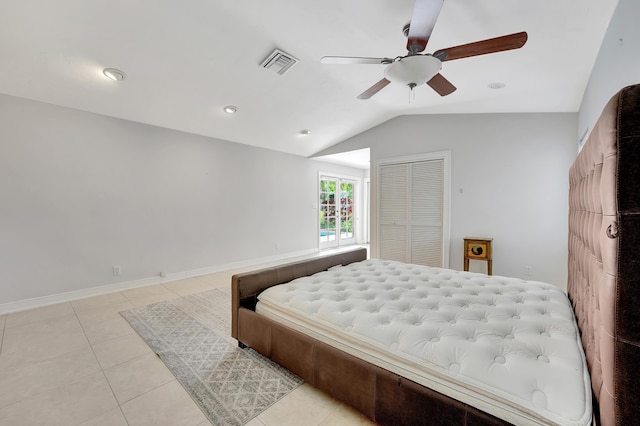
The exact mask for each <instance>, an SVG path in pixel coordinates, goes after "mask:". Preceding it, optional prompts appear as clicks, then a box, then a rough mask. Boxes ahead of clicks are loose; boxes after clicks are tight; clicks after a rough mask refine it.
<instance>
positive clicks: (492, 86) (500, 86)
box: [487, 83, 507, 90]
mask: <svg viewBox="0 0 640 426" xmlns="http://www.w3.org/2000/svg"><path fill="white" fill-rule="evenodd" d="M487 87H488V88H489V89H495V90H498V89H504V88H505V87H507V85H506V84H504V83H491V84H489V85H488V86H487Z"/></svg>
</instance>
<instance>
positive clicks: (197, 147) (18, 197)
mask: <svg viewBox="0 0 640 426" xmlns="http://www.w3.org/2000/svg"><path fill="white" fill-rule="evenodd" d="M320 170H322V171H335V172H336V173H342V174H347V175H350V176H363V174H364V172H363V171H362V170H358V169H352V168H348V167H342V166H337V165H333V164H329V163H324V162H319V161H315V160H309V159H306V158H302V157H298V156H294V155H288V154H283V153H279V152H275V151H269V150H264V149H258V148H255V147H249V146H245V145H240V144H235V143H230V142H225V141H221V140H215V139H211V138H206V137H202V136H196V135H192V134H187V133H181V132H177V131H171V130H167V129H162V128H158V127H154V126H148V125H142V124H138V123H133V122H129V121H124V120H119V119H114V118H109V117H105V116H100V115H96V114H91V113H86V112H81V111H76V110H71V109H68V108H62V107H57V106H53V105H48V104H43V103H39V102H32V101H27V100H23V99H18V98H14V97H9V96H4V95H0V305H2V304H7V303H9V302H15V301H23V300H25V299H31V298H39V297H43V296H49V295H54V294H60V293H66V292H74V291H79V290H82V289H87V288H92V287H95V286H104V285H109V284H114V283H117V282H128V281H132V280H139V279H143V278H147V277H154V276H155V277H157V276H158V274H159V273H160V272H161V271H164V272H166V273H168V274H172V273H176V272H182V271H191V270H195V269H201V268H207V267H212V266H215V265H225V264H230V263H234V262H239V261H245V260H250V259H264V258H270V257H277V256H284V255H285V254H287V253H294V254H295V253H300V252H304V251H313V250H314V249H317V247H318V241H317V227H318V225H317V220H318V211H317V204H318V201H317V188H318V173H319V171H320ZM314 205H315V206H316V209H314V208H313V207H314ZM276 244H277V245H278V248H277V249H276ZM114 265H119V266H121V267H122V275H121V276H120V277H113V276H112V266H114Z"/></svg>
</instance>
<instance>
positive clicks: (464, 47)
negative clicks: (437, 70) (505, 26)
mask: <svg viewBox="0 0 640 426" xmlns="http://www.w3.org/2000/svg"><path fill="white" fill-rule="evenodd" d="M527 38H528V36H527V33H526V32H524V31H523V32H520V33H515V34H509V35H506V36H502V37H496V38H490V39H487V40H482V41H476V42H475V43H469V44H461V45H460V46H454V47H449V48H448V49H440V50H438V51H436V52H435V53H434V54H433V56H435V57H437V58H438V59H440V60H441V61H452V60H454V59H462V58H468V57H470V56H478V55H486V54H487V53H496V52H502V51H505V50H512V49H520V48H521V47H522V46H524V44H525V43H526V42H527Z"/></svg>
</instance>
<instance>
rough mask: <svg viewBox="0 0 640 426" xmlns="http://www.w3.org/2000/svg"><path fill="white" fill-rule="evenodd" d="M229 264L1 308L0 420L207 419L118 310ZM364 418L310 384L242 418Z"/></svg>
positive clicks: (192, 284)
mask: <svg viewBox="0 0 640 426" xmlns="http://www.w3.org/2000/svg"><path fill="white" fill-rule="evenodd" d="M260 266H263V265H260ZM246 269H252V268H246ZM236 272H238V271H227V272H221V273H216V274H210V275H205V276H201V277H196V278H189V279H185V280H180V281H173V282H169V283H166V284H161V285H154V286H149V287H144V288H139V289H134V290H127V291H123V292H118V293H111V294H106V295H102V296H97V297H92V298H88V299H83V300H77V301H74V302H70V303H61V304H58V305H52V306H47V307H43V308H38V309H33V310H29V311H24V312H18V313H14V314H8V315H5V316H0V426H20V425H25V426H27V425H28V426H32V425H64V426H72V425H82V426H89V425H99V426H111V425H113V426H121V425H122V426H126V425H129V426H138V425H153V426H161V425H167V426H176V425H184V426H192V425H193V426H200V425H208V424H209V421H208V420H207V419H206V417H205V416H204V415H203V414H202V412H201V411H200V409H199V408H198V406H197V405H196V404H195V403H194V402H193V401H192V400H191V398H190V397H189V395H188V394H187V392H186V391H185V390H184V389H183V388H182V386H181V385H180V384H179V383H178V382H177V381H176V379H175V378H174V377H173V375H172V374H171V372H170V371H169V370H168V369H167V368H166V367H165V365H164V364H163V363H162V361H160V359H159V358H157V356H156V355H155V354H154V353H153V352H152V351H151V349H149V347H148V346H147V345H146V343H144V341H143V340H142V339H141V338H140V337H138V335H137V334H136V333H135V331H133V329H132V328H131V327H130V326H129V324H128V323H127V322H126V321H125V320H124V319H122V317H121V316H120V315H119V314H118V312H120V311H122V310H126V309H130V308H132V307H135V306H144V305H147V304H150V303H154V302H159V301H163V300H169V299H173V298H178V297H182V296H186V295H189V294H194V293H199V292H202V291H206V290H210V289H213V288H219V289H227V290H228V289H229V288H230V283H231V275H232V274H233V273H236ZM369 424H371V423H370V422H369V421H368V420H367V419H366V418H364V417H363V416H361V415H360V414H359V413H357V412H355V411H354V410H352V409H351V408H349V407H348V406H345V405H344V404H341V403H339V402H338V401H335V400H333V399H332V398H330V397H329V396H328V395H326V394H325V393H323V392H320V391H318V390H317V389H314V388H313V387H312V386H310V385H307V384H304V385H302V386H301V387H299V388H298V389H296V390H295V391H293V392H292V393H291V394H289V395H288V396H286V397H285V398H283V399H281V400H280V401H279V402H277V403H276V404H274V405H273V406H272V407H270V408H269V409H267V410H266V411H264V412H263V413H262V414H260V415H259V416H258V417H256V418H255V419H253V420H252V421H251V422H249V423H248V425H249V426H272V425H279V426H280V425H323V426H328V425H369Z"/></svg>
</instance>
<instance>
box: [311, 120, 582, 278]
mask: <svg viewBox="0 0 640 426" xmlns="http://www.w3.org/2000/svg"><path fill="white" fill-rule="evenodd" d="M576 128H577V114H574V113H571V114H569V113H566V114H462V115H415V116H402V117H397V118H395V119H393V120H390V121H388V122H386V123H384V124H382V125H380V126H378V127H376V128H373V129H371V130H369V131H367V132H364V133H361V134H360V135H357V136H355V137H353V138H351V139H349V140H347V141H345V142H343V143H342V144H339V145H337V146H334V147H332V148H331V149H330V150H328V151H332V152H339V151H340V150H343V151H348V150H353V149H360V148H364V147H370V148H371V164H372V170H371V182H372V188H375V185H376V170H375V166H374V164H375V163H376V162H377V161H379V160H381V159H385V158H390V157H398V156H406V155H413V154H420V153H427V152H435V151H442V150H451V153H452V173H451V178H452V180H451V184H452V194H451V195H452V197H451V212H452V216H451V247H450V250H451V252H450V267H451V268H453V269H462V267H463V253H462V252H463V248H462V245H463V238H464V237H465V236H474V237H493V238H494V265H493V271H494V274H495V275H506V276H515V277H522V278H525V277H524V266H525V265H530V266H532V269H533V275H532V277H531V278H533V279H536V280H542V281H547V282H551V283H554V284H556V285H558V286H560V287H562V288H565V287H566V277H567V232H568V231H567V211H568V173H569V167H570V165H571V164H572V162H573V160H574V159H575V142H576ZM329 153H331V152H323V153H322V154H329ZM461 191H462V192H461ZM372 205H375V199H373V200H372ZM375 221H376V212H375V209H374V210H373V211H372V241H371V244H372V253H375V248H376V232H375V226H374V225H375V223H376V222H375ZM476 266H477V267H481V266H482V267H484V265H478V264H476ZM527 278H529V277H527Z"/></svg>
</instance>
